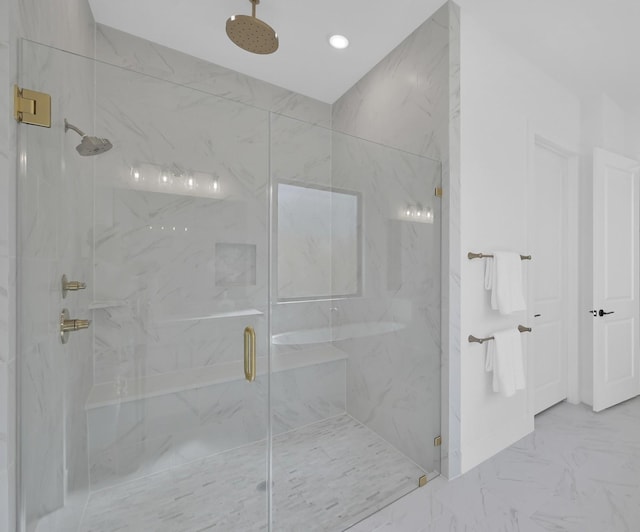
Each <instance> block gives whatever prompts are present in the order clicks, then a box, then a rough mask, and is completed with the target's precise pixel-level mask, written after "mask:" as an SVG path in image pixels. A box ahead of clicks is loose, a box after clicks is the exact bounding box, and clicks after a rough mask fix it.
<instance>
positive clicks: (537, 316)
mask: <svg viewBox="0 0 640 532" xmlns="http://www.w3.org/2000/svg"><path fill="white" fill-rule="evenodd" d="M540 316H542V314H534V315H533V317H534V318H539V317H540Z"/></svg>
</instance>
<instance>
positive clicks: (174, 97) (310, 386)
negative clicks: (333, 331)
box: [88, 30, 346, 489]
mask: <svg viewBox="0 0 640 532" xmlns="http://www.w3.org/2000/svg"><path fill="white" fill-rule="evenodd" d="M107 31H109V30H107ZM116 36H117V37H118V38H120V37H123V38H125V39H129V38H130V36H126V35H125V34H120V33H119V32H116ZM112 37H113V36H112ZM127 42H128V40H127ZM136 42H137V41H136ZM113 45H114V41H113V40H112V41H111V46H113ZM136 46H142V49H143V50H147V51H153V54H154V57H152V58H150V59H151V60H150V61H149V63H148V64H147V63H145V62H143V63H142V65H145V66H146V67H148V65H149V64H153V60H154V58H155V54H156V53H157V51H155V47H154V46H147V44H145V43H142V44H141V43H139V42H138V43H137V44H136ZM116 48H117V46H116ZM160 51H161V52H162V53H167V54H169V55H171V54H173V53H174V52H173V51H167V50H165V49H160ZM181 57H182V56H180V57H178V59H177V60H176V61H177V65H180V67H181V68H182V69H183V70H181V71H180V76H177V77H172V78H171V79H172V81H166V80H163V79H158V77H150V76H149V75H147V74H146V73H139V72H134V71H131V70H129V69H125V68H121V67H120V66H114V65H108V64H106V63H98V64H97V68H96V76H97V79H96V83H97V123H96V128H97V130H99V131H100V135H104V136H107V137H109V138H110V139H111V141H112V142H113V145H114V148H113V149H112V150H111V151H109V152H107V153H105V154H103V155H101V156H100V158H96V161H95V162H96V195H95V268H94V271H95V279H94V284H95V293H94V301H93V306H94V308H95V310H94V333H95V350H94V357H95V370H94V383H95V385H96V386H102V388H101V389H103V390H104V389H105V388H104V386H107V387H108V388H107V389H111V390H112V394H111V399H112V401H113V402H114V404H111V405H105V406H97V407H90V408H89V410H88V417H89V439H90V449H89V452H90V460H89V462H90V469H91V486H92V488H93V489H98V488H100V487H103V486H106V485H112V484H114V483H118V482H122V481H125V480H127V479H130V478H136V477H139V476H142V475H145V474H149V473H151V472H155V471H158V470H161V469H166V468H168V467H173V466H177V465H181V464H183V463H185V462H188V461H191V460H195V459H198V458H201V457H203V456H207V455H209V454H213V453H216V452H221V451H224V450H228V449H231V448H234V447H237V446H240V445H244V444H247V443H251V442H255V441H260V440H262V439H264V438H265V437H266V429H267V420H268V416H267V411H266V404H267V402H266V397H267V395H266V394H267V386H266V380H265V378H264V377H258V379H257V381H256V382H255V383H253V384H251V385H249V384H247V383H246V382H245V381H244V379H243V377H242V373H241V372H242V366H241V362H242V355H243V330H244V327H245V326H246V325H251V326H253V327H254V328H255V330H256V335H257V338H258V356H259V359H258V360H259V364H263V363H264V360H265V359H264V358H262V357H266V354H267V340H268V337H267V330H266V319H265V313H266V310H267V304H268V301H269V294H268V285H267V275H268V272H269V268H268V264H267V260H268V247H267V245H268V239H267V231H268V228H269V210H268V207H269V204H268V201H269V196H268V192H269V187H268V178H269V168H270V166H269V160H271V171H272V177H273V178H274V179H277V178H282V179H285V180H287V181H289V182H300V183H306V184H314V185H323V186H327V185H328V184H330V179H331V176H330V172H331V166H330V159H329V157H330V137H331V136H330V132H329V131H328V130H327V129H326V128H324V127H321V126H318V125H316V124H312V123H310V122H305V121H302V120H299V119H293V118H290V117H287V116H285V115H279V114H275V113H272V114H270V113H268V112H267V111H265V110H263V109H260V108H258V107H256V106H249V105H246V104H244V103H241V102H240V101H236V100H238V98H229V94H225V98H220V97H218V96H214V95H212V94H210V91H211V90H213V89H212V88H211V87H206V86H204V85H199V86H198V88H194V86H195V84H193V83H192V84H191V86H185V85H181V84H177V83H176V82H175V81H180V82H184V81H185V80H189V79H191V78H190V77H189V72H188V70H187V67H188V66H189V65H192V67H193V68H197V67H198V63H197V62H196V63H189V60H185V61H186V63H185V62H183V61H182V59H181ZM185 57H186V56H185ZM171 60H174V59H171ZM142 65H141V66H142ZM136 67H137V65H136ZM207 68H211V69H214V66H212V65H210V66H209V67H207ZM215 68H217V67H215ZM156 74H157V73H156ZM191 74H193V75H196V73H194V72H192V73H191ZM234 75H235V73H234ZM174 80H175V81H174ZM251 83H253V81H251ZM262 90H263V89H262V88H261V87H260V86H257V89H256V94H259V93H260V92H261V91H262ZM301 112H302V111H301ZM304 113H307V114H308V112H307V111H304V112H303V114H304ZM269 132H270V135H269ZM269 140H270V142H269ZM214 183H215V185H214ZM329 214H330V212H327V216H328V215H329ZM330 313H331V311H330V304H329V303H328V302H323V303H316V302H308V303H300V304H291V305H282V306H279V305H275V308H274V318H273V321H274V326H273V329H274V332H283V331H284V332H286V331H287V330H289V329H290V328H292V327H293V328H296V327H299V328H302V329H308V328H311V327H316V328H317V327H328V325H329V323H330ZM329 351H330V356H328V357H327V356H324V358H323V356H322V353H321V354H320V355H318V352H317V351H314V352H313V353H311V354H309V353H306V354H305V349H304V348H300V346H297V345H286V346H285V345H283V346H279V348H278V349H274V359H273V360H274V362H273V363H274V365H275V367H276V373H274V374H273V376H272V380H271V394H272V395H271V400H272V403H271V404H272V412H273V430H274V433H280V432H283V431H287V430H291V429H293V428H296V427H299V426H302V425H305V424H308V423H312V422H315V421H319V420H321V419H324V418H327V417H330V416H334V415H336V414H340V413H343V412H344V410H345V400H346V399H345V374H346V369H345V361H344V358H345V357H344V356H336V355H335V353H333V351H334V350H331V349H330V350H329ZM297 355H301V356H302V357H303V358H296V357H297ZM310 355H312V356H313V357H314V358H313V360H312V361H311V362H309V363H306V362H305V361H306V360H307V359H308V360H311V359H309V356H310ZM305 357H306V358H305ZM234 364H235V366H234ZM290 366H293V367H290ZM230 367H232V368H235V369H234V370H233V371H237V373H238V376H239V377H241V378H242V380H241V379H240V378H230V379H226V380H225V381H224V382H217V383H215V384H211V385H207V384H206V383H203V384H201V385H199V386H198V387H197V388H189V387H187V388H185V389H184V390H183V391H175V390H168V391H165V392H162V391H160V392H159V393H158V392H157V390H156V391H155V392H154V393H153V394H151V395H148V396H146V397H145V393H146V389H147V386H148V385H149V383H151V382H153V380H152V379H154V378H155V377H161V378H163V379H164V378H165V377H169V380H168V381H167V382H170V381H171V379H172V377H171V376H172V375H174V376H175V375H179V374H180V373H181V372H189V371H192V372H193V371H195V372H198V371H199V370H204V369H207V371H210V370H213V373H212V375H214V379H215V375H216V372H219V371H227V369H228V368H230ZM287 367H289V369H287ZM234 375H235V373H234ZM132 392H135V393H136V394H137V395H138V396H141V398H139V399H135V400H130V399H127V400H126V401H125V400H124V399H126V397H128V396H129V395H130V394H131V393H132ZM120 400H122V402H120Z"/></svg>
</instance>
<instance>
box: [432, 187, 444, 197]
mask: <svg viewBox="0 0 640 532" xmlns="http://www.w3.org/2000/svg"><path fill="white" fill-rule="evenodd" d="M433 195H434V196H435V197H436V198H441V197H442V187H436V189H435V190H434V191H433Z"/></svg>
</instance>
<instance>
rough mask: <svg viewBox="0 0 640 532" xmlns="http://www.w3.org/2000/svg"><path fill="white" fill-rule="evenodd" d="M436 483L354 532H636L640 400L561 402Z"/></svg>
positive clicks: (639, 491)
mask: <svg viewBox="0 0 640 532" xmlns="http://www.w3.org/2000/svg"><path fill="white" fill-rule="evenodd" d="M436 480H437V482H433V483H429V484H428V485H427V486H426V487H425V488H423V489H421V490H418V491H416V492H414V493H412V494H410V495H408V496H406V497H404V498H403V499H401V500H400V501H397V502H395V503H394V504H392V505H390V506H388V507H387V508H384V509H383V510H382V511H380V512H378V513H377V514H375V515H373V516H371V517H369V518H368V519H366V520H364V521H362V522H360V523H359V524H357V525H356V526H354V527H352V528H351V529H350V530H349V532H372V531H375V532H382V531H384V532H392V531H393V532H425V531H429V532H454V531H455V532H485V531H486V532H543V531H549V532H637V531H638V530H640V397H638V398H636V399H633V400H631V401H627V402H625V403H623V404H621V405H618V406H615V407H613V408H610V409H608V410H606V411H604V412H600V413H597V414H596V413H594V412H593V411H591V409H590V408H589V407H587V406H585V405H577V406H576V405H570V404H568V403H561V404H559V405H557V406H555V407H554V408H551V409H549V410H547V411H545V412H543V413H542V414H540V415H538V416H537V417H536V430H535V432H533V433H532V434H530V435H528V436H527V437H525V438H523V439H522V440H520V441H519V442H517V443H515V444H514V445H512V446H511V447H509V448H508V449H505V450H504V451H502V452H501V453H499V454H498V455H496V456H494V457H493V458H491V459H490V460H487V461H486V462H484V463H483V464H481V465H480V466H478V467H476V468H474V469H473V470H471V471H469V472H467V473H466V474H464V475H462V476H461V477H459V478H457V479H454V480H452V481H447V480H446V479H436Z"/></svg>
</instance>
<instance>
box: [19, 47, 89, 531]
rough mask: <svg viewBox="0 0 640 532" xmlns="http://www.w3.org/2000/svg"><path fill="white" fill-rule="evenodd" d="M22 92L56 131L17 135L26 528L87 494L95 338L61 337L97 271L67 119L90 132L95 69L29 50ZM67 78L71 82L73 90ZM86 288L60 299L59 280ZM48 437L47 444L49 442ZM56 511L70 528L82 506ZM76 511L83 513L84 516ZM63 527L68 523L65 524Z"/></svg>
mask: <svg viewBox="0 0 640 532" xmlns="http://www.w3.org/2000/svg"><path fill="white" fill-rule="evenodd" d="M22 57H23V62H24V64H25V65H28V68H24V69H23V72H22V76H21V81H22V82H23V84H24V85H26V86H28V87H30V88H32V89H34V90H40V91H44V92H48V93H50V94H51V96H52V109H53V113H52V127H51V129H46V128H37V127H26V126H25V127H21V128H20V147H21V149H22V150H23V151H21V152H20V158H19V161H20V169H19V170H20V172H21V174H22V175H23V176H24V177H23V178H21V179H20V181H19V187H18V197H19V203H18V214H19V217H18V229H19V235H20V237H19V249H20V270H19V272H20V274H19V278H18V281H19V284H18V287H19V291H20V301H21V306H20V316H19V318H20V323H21V326H20V329H19V331H18V334H19V340H20V345H21V352H20V356H21V365H22V372H23V373H22V374H23V375H24V376H25V378H23V379H22V381H21V383H20V387H19V391H20V394H21V401H22V420H23V422H22V434H21V438H22V448H21V452H22V483H23V488H24V490H25V492H26V493H27V494H28V495H27V497H26V498H25V500H24V501H23V502H24V506H25V513H26V519H27V524H28V526H30V527H32V526H35V525H36V523H37V521H38V520H40V518H42V517H43V516H45V515H47V514H50V513H51V512H54V511H56V510H59V509H61V508H63V507H64V506H65V504H66V502H67V500H68V499H69V498H70V497H73V498H75V499H80V500H81V499H82V498H84V497H86V495H87V493H88V487H89V472H88V466H87V464H88V445H87V422H86V414H85V411H84V404H85V401H86V399H87V397H88V395H89V391H90V389H91V384H92V374H93V359H92V357H91V352H92V336H91V333H90V331H82V332H78V333H74V334H73V335H72V337H71V338H70V341H69V343H68V344H66V345H62V344H61V342H60V337H59V331H58V328H59V324H58V322H59V315H60V311H61V309H62V308H63V307H66V308H68V309H69V312H70V314H71V317H72V318H88V317H89V311H88V306H89V302H90V300H91V293H92V288H93V287H92V286H91V277H92V268H93V228H92V220H93V186H94V182H93V161H92V160H91V159H88V158H83V157H80V156H79V155H78V153H77V152H76V150H75V147H76V145H77V144H78V143H79V140H80V138H79V137H78V136H77V135H76V134H75V133H67V134H65V132H64V119H65V118H68V119H69V121H70V122H72V123H74V124H77V125H78V126H79V127H81V128H83V129H85V130H88V131H92V130H93V127H94V123H93V107H94V102H93V90H92V87H93V62H92V61H91V60H88V59H80V58H78V57H77V56H75V55H72V54H68V53H65V52H60V51H58V50H55V49H52V48H49V47H46V46H42V45H37V44H34V43H30V42H24V43H23V47H22ZM68 79H73V80H74V83H73V84H72V85H69V84H68V83H67V80H68ZM63 274H66V275H67V277H68V278H69V279H70V280H79V281H85V282H87V283H88V289H87V290H86V291H80V292H71V293H69V294H68V295H67V297H66V299H63V297H62V293H61V277H62V275H63ZM43 434H46V435H47V436H46V438H43ZM66 510H67V511H65V512H59V514H60V517H59V519H61V520H63V521H64V525H62V524H61V525H60V526H63V527H64V526H70V527H72V526H73V524H74V523H76V522H77V521H78V520H79V518H80V512H79V511H81V507H80V508H78V507H74V508H71V507H68V508H67V509H66ZM78 510H79V511H78ZM61 522H62V521H61Z"/></svg>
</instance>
